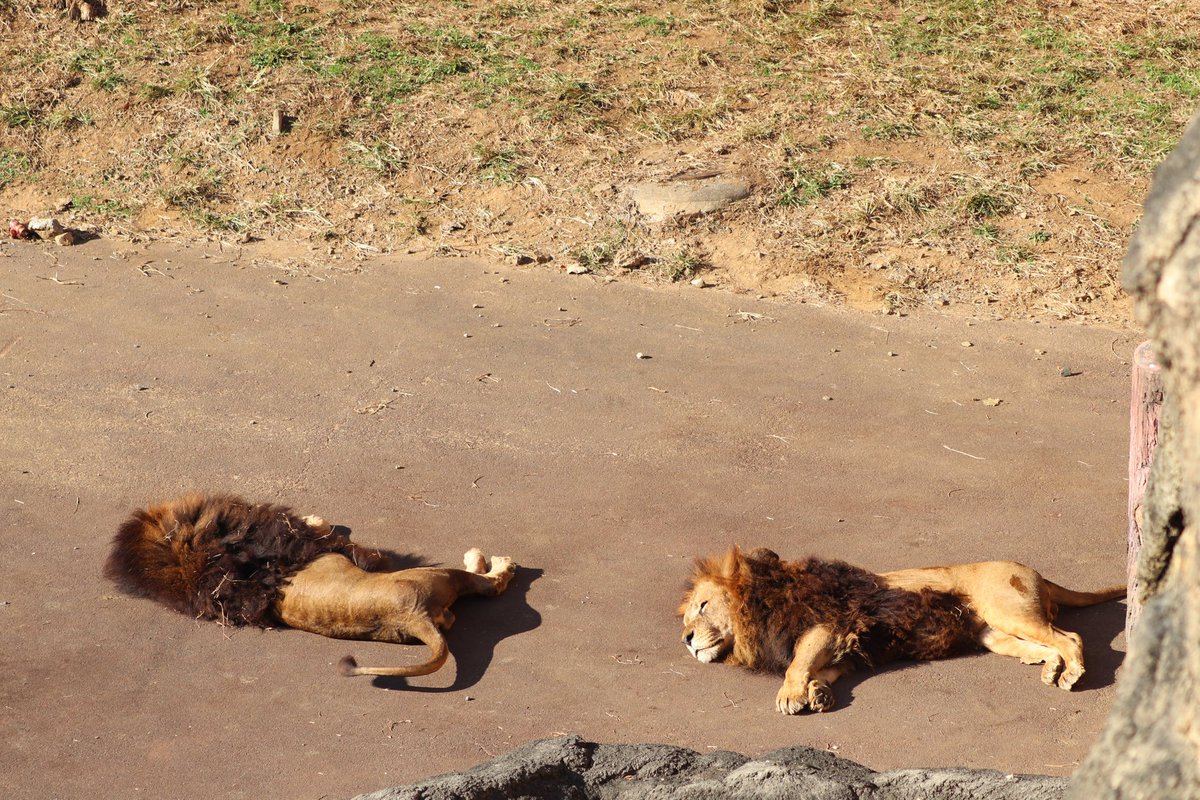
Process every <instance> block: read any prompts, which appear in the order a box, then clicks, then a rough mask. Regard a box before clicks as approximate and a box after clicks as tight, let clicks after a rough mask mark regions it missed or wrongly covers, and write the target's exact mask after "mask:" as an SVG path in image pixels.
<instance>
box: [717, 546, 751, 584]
mask: <svg viewBox="0 0 1200 800" xmlns="http://www.w3.org/2000/svg"><path fill="white" fill-rule="evenodd" d="M745 564H746V556H745V555H743V554H742V548H741V547H739V546H738V545H736V544H735V545H734V546H733V547H731V548H729V552H728V553H726V554H725V560H724V561H723V562H722V563H721V577H722V578H733V577H734V576H735V575H737V574H738V573H739V572H741V570H742V568H743V567H744V566H745Z"/></svg>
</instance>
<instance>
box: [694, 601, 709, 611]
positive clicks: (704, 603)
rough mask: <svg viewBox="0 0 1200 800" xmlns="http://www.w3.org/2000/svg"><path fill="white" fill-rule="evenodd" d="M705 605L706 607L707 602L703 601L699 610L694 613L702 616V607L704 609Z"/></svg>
mask: <svg viewBox="0 0 1200 800" xmlns="http://www.w3.org/2000/svg"><path fill="white" fill-rule="evenodd" d="M706 605H708V601H707V600H705V601H704V602H703V603H701V604H700V608H699V609H698V610H697V611H696V613H697V614H703V613H704V607H705V606H706Z"/></svg>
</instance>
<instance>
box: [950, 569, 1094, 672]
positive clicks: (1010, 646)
mask: <svg viewBox="0 0 1200 800" xmlns="http://www.w3.org/2000/svg"><path fill="white" fill-rule="evenodd" d="M997 566H1003V567H1005V568H1006V569H1007V568H1011V569H1010V570H1009V571H1010V572H1011V574H1007V575H1005V576H995V577H993V579H992V580H989V581H987V582H986V583H985V584H984V585H981V586H975V587H972V590H971V593H970V598H969V601H970V603H971V606H972V608H973V609H974V610H975V612H976V613H977V614H978V615H979V617H980V618H981V619H982V620H983V621H984V623H986V624H987V626H988V628H987V629H985V630H984V632H983V633H982V634H981V635H980V643H981V644H982V645H983V646H984V647H987V648H988V649H989V650H992V651H993V652H996V653H1001V654H1003V655H1011V656H1015V657H1017V658H1020V659H1021V660H1022V661H1025V662H1026V663H1037V662H1043V663H1045V665H1046V666H1045V667H1044V668H1043V670H1042V681H1043V682H1044V683H1046V684H1047V685H1050V686H1053V685H1055V683H1057V684H1058V686H1059V688H1062V689H1070V688H1071V687H1072V686H1074V685H1075V682H1076V681H1078V680H1079V678H1080V676H1082V675H1083V671H1084V666H1083V640H1082V639H1081V638H1080V637H1079V634H1077V633H1073V632H1071V631H1066V630H1063V629H1062V628H1059V627H1056V626H1055V625H1054V624H1053V619H1054V606H1053V603H1051V602H1050V599H1049V595H1048V594H1047V591H1046V588H1045V586H1044V584H1043V581H1042V577H1041V575H1039V574H1038V573H1037V572H1036V571H1034V570H1032V569H1030V568H1029V567H1025V566H1023V565H1021V564H1015V563H1011V564H1008V563H1005V564H997Z"/></svg>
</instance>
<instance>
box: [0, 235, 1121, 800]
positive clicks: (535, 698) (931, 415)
mask: <svg viewBox="0 0 1200 800" xmlns="http://www.w3.org/2000/svg"><path fill="white" fill-rule="evenodd" d="M269 255H270V253H269V251H268V249H267V245H265V244H262V243H260V244H257V245H250V246H247V247H239V248H224V249H217V248H213V249H211V250H204V251H201V250H183V249H171V248H168V247H166V246H164V245H155V246H153V247H151V248H149V249H147V248H145V247H142V246H135V245H129V244H124V243H118V245H117V246H116V249H114V248H113V245H112V244H111V243H109V242H105V241H102V240H96V241H91V242H87V243H85V244H83V245H81V246H78V247H74V248H67V249H59V248H55V247H54V246H53V245H47V244H27V243H9V244H5V245H2V246H0V408H2V413H0V465H2V469H3V481H2V485H3V487H4V489H3V494H2V495H0V530H2V531H3V536H0V631H2V632H3V633H2V634H0V636H2V645H0V670H2V671H3V674H4V680H3V681H0V763H3V765H4V769H3V770H0V794H2V795H3V796H4V797H5V798H13V799H14V800H16V799H19V798H35V797H36V798H48V797H64V798H65V797H84V796H86V797H133V796H138V795H139V794H140V795H142V796H146V797H176V798H213V797H222V798H258V797H312V798H317V797H322V796H332V797H346V796H350V795H353V794H356V793H359V792H364V791H369V790H373V789H377V788H380V787H384V786H392V785H397V784H400V783H404V782H407V781H412V780H417V779H420V778H424V777H427V776H429V775H432V774H436V773H440V772H446V771H451V770H459V769H463V768H465V767H468V766H471V765H473V764H476V763H478V762H480V761H483V760H485V759H487V758H489V757H491V756H493V755H498V754H500V753H502V752H505V751H507V750H510V749H512V748H515V747H517V746H518V745H521V744H523V743H525V742H527V741H530V740H532V739H538V738H546V737H552V736H558V735H562V734H564V733H573V734H579V735H582V736H584V737H586V738H588V739H589V740H592V741H605V742H613V741H634V742H662V743H668V744H676V745H681V746H685V747H689V748H692V749H696V750H698V751H701V752H710V751H712V750H718V749H720V750H735V751H738V752H742V753H747V754H749V755H755V754H760V753H764V752H767V751H770V750H773V749H775V748H778V747H782V746H788V745H795V744H803V745H810V746H814V747H817V748H820V749H828V750H831V751H835V752H837V753H838V754H840V755H844V756H846V757H848V758H850V759H853V760H854V761H857V762H860V763H862V764H865V765H867V766H869V767H871V768H873V769H879V770H886V769H891V768H896V767H913V766H944V765H956V766H965V767H987V768H995V769H1000V770H1004V771H1015V772H1036V773H1050V774H1055V775H1063V774H1067V773H1069V772H1070V771H1071V770H1072V769H1073V768H1074V766H1075V765H1076V764H1077V763H1078V761H1079V759H1080V758H1081V757H1082V756H1083V754H1084V753H1086V752H1087V750H1088V747H1089V745H1090V743H1091V742H1092V741H1093V739H1094V738H1095V736H1096V734H1097V732H1098V730H1099V729H1100V726H1101V723H1102V721H1103V719H1104V717H1105V715H1106V713H1107V711H1108V708H1109V706H1110V704H1111V701H1112V697H1113V680H1114V674H1115V672H1116V669H1117V666H1118V664H1119V662H1120V659H1121V650H1122V649H1123V644H1122V639H1121V636H1120V631H1121V628H1122V625H1123V618H1124V615H1123V607H1122V606H1121V605H1120V604H1117V603H1111V604H1106V605H1103V606H1098V607H1095V608H1092V609H1085V610H1079V611H1074V612H1069V613H1066V614H1064V617H1063V624H1064V625H1065V626H1066V627H1068V628H1071V629H1073V630H1077V631H1079V632H1081V633H1082V635H1083V637H1084V640H1085V651H1086V654H1087V659H1088V666H1089V670H1088V674H1087V675H1086V676H1084V679H1083V681H1082V682H1081V684H1080V686H1079V690H1078V691H1075V692H1072V693H1066V692H1062V691H1060V690H1057V689H1053V688H1048V687H1046V686H1043V685H1042V684H1041V683H1040V682H1039V680H1038V668H1037V667H1030V666H1024V665H1022V664H1020V663H1018V662H1017V661H1016V660H1014V659H1009V658H1003V657H1000V656H995V655H979V656H973V657H966V658H961V659H956V660H951V661H944V662H938V663H935V664H924V665H908V666H901V667H897V668H893V669H888V670H884V671H881V672H879V673H876V674H870V675H862V676H857V677H853V678H849V679H846V680H845V681H843V682H841V683H839V684H838V686H837V700H838V708H837V709H835V710H834V711H832V712H830V713H827V714H822V715H804V716H799V717H784V716H782V715H780V714H778V713H776V711H775V710H774V707H773V699H774V696H775V691H776V689H777V688H778V683H779V680H778V678H776V677H773V676H768V675H755V674H750V673H746V672H743V671H740V670H737V669H734V668H731V667H725V666H722V665H702V664H700V663H698V662H696V661H695V660H693V659H691V658H690V657H689V656H688V654H687V652H686V650H685V649H684V647H683V645H682V644H681V643H680V641H679V622H678V619H677V618H676V617H675V609H676V606H677V604H678V602H679V598H680V595H681V592H682V588H683V584H684V581H685V578H686V576H687V574H688V572H689V570H690V568H691V564H692V559H693V557H694V556H696V555H698V554H703V553H712V552H719V551H721V550H723V549H724V548H727V547H728V546H730V545H731V544H732V543H735V542H738V543H741V544H743V545H746V546H759V545H762V546H768V547H771V548H773V549H775V550H777V551H778V552H780V553H781V554H784V555H786V556H795V557H798V556H802V555H805V554H808V553H818V554H822V555H825V556H829V557H839V558H845V559H848V560H851V561H853V562H856V563H859V564H862V565H864V566H866V567H870V568H874V569H889V568H898V567H903V566H910V565H921V564H936V563H945V562H956V561H968V560H977V559H983V558H1013V559H1018V560H1021V561H1024V562H1027V563H1029V564H1031V565H1035V566H1036V567H1037V568H1038V569H1040V570H1042V571H1043V572H1044V573H1045V574H1046V575H1047V576H1048V577H1050V578H1051V579H1052V580H1055V581H1057V582H1060V583H1063V584H1065V585H1069V586H1072V587H1079V588H1095V587H1099V586H1103V585H1109V584H1112V583H1119V582H1121V581H1122V580H1123V577H1124V572H1125V570H1124V558H1125V544H1124V542H1125V533H1124V530H1125V525H1124V518H1125V491H1126V480H1125V474H1126V458H1125V452H1126V419H1127V408H1128V392H1129V389H1128V364H1127V363H1126V354H1128V353H1129V352H1130V351H1131V349H1132V347H1133V346H1134V344H1135V343H1136V339H1135V338H1134V337H1133V336H1132V335H1131V334H1128V333H1119V332H1113V331H1111V330H1104V329H1100V328H1092V329H1084V328H1081V327H1079V326H1076V325H1074V324H1062V323H1055V322H1050V321H1042V322H1040V323H1035V322H1031V321H1014V320H1008V321H990V320H981V321H977V322H972V321H969V320H962V319H957V318H953V317H947V316H944V315H941V314H936V313H922V314H913V315H909V316H907V317H887V318H880V317H872V316H867V315H862V314H858V313H852V312H849V311H846V310H839V309H829V308H821V307H817V306H815V305H813V304H799V303H782V302H777V301H770V300H758V299H754V298H747V297H738V296H736V295H733V294H731V293H726V292H715V291H705V290H698V289H693V288H692V287H690V286H687V285H682V286H675V287H664V288H653V289H648V288H646V287H644V286H639V285H638V284H637V283H636V282H633V281H624V280H616V281H611V282H606V281H605V280H604V279H602V278H600V277H598V276H593V275H579V276H575V275H562V274H555V273H551V272H549V271H547V270H544V269H538V268H536V267H528V268H514V267H497V266H496V265H493V264H485V263H480V262H476V261H472V260H469V259H458V260H452V261H450V260H438V261H434V262H411V261H399V260H396V259H391V258H385V259H378V260H376V261H374V262H372V263H371V264H367V265H363V266H361V267H360V268H359V269H358V270H354V271H352V270H345V269H320V268H316V267H314V268H311V269H307V270H301V269H290V270H289V269H283V268H277V267H275V266H272V262H270V261H269V260H267V258H266V256H269ZM968 345H969V346H968ZM638 353H641V354H642V355H643V356H649V358H637V357H636V356H637V354H638ZM1064 369H1066V371H1067V372H1069V373H1070V375H1071V376H1070V377H1063V376H1062V372H1063V370H1064ZM995 401H999V402H998V404H997V402H995ZM193 489H207V490H233V491H238V492H241V493H243V494H245V495H247V496H249V497H252V498H255V499H259V500H272V501H280V502H285V503H288V504H291V505H294V506H296V507H298V508H299V509H301V510H302V511H303V512H304V513H313V512H315V513H319V514H321V515H323V516H325V517H326V518H327V519H329V520H330V521H332V522H335V523H340V524H342V525H346V526H349V527H350V528H351V529H352V531H353V537H354V538H355V539H356V540H358V541H360V542H366V543H372V544H377V545H380V546H384V547H388V548H391V549H394V550H398V551H401V552H405V553H415V554H418V555H420V556H422V557H424V558H426V559H430V560H438V561H443V562H446V563H456V562H457V561H458V560H459V559H460V558H461V554H462V553H463V551H464V550H466V549H467V548H468V547H469V546H473V545H477V546H480V547H482V548H483V549H484V550H485V551H487V552H489V553H504V554H509V555H512V556H513V557H514V558H515V559H516V560H517V561H518V562H519V563H520V564H522V565H523V569H522V571H521V572H520V573H519V574H518V576H517V578H516V580H515V581H514V583H513V586H512V588H511V589H510V591H509V592H508V593H507V594H505V595H504V596H502V597H499V598H496V599H488V600H478V599H476V600H469V599H468V600H464V601H462V602H460V603H459V604H458V605H457V606H456V609H455V610H456V612H457V615H458V623H457V625H456V627H455V629H454V630H453V631H452V633H451V650H452V653H453V656H454V659H453V662H452V664H450V665H448V666H447V667H446V668H445V669H444V670H443V671H442V672H440V673H438V674H436V675H433V676H429V677H427V678H421V679H413V680H412V681H411V682H410V683H409V684H407V685H405V684H402V683H400V682H395V683H388V682H386V681H381V682H377V683H373V682H372V681H371V680H368V679H361V680H352V679H346V678H342V677H340V676H339V675H338V674H337V672H336V669H335V666H334V665H335V664H336V662H337V660H338V659H339V658H341V657H342V656H343V655H345V654H347V653H354V654H355V655H356V656H357V657H358V658H359V660H360V661H361V662H363V663H368V662H369V663H374V664H386V663H399V662H401V661H404V660H416V659H419V658H421V657H422V655H423V653H422V652H418V648H407V647H397V646H384V645H376V644H366V643H357V642H345V641H335V640H329V639H322V638H320V637H317V636H312V635H309V634H303V633H298V632H294V631H286V630H283V631H280V630H272V631H258V630H244V629H230V628H222V627H220V626H218V625H216V624H212V623H204V622H197V621H194V620H191V619H188V618H186V617H184V616H182V615H179V614H175V613H172V612H170V611H168V610H166V609H164V608H161V607H159V606H157V605H154V604H153V603H150V602H147V601H141V600H135V599H131V598H128V597H124V596H120V595H119V594H117V593H116V592H115V590H114V589H113V587H112V586H111V585H109V584H108V583H107V582H106V581H104V580H103V578H102V577H101V575H100V569H101V565H102V563H103V560H104V558H105V555H106V553H107V550H108V546H109V541H110V539H111V536H112V534H113V533H114V531H115V529H116V527H117V525H118V524H119V523H120V522H121V521H122V519H123V518H124V517H125V515H126V514H127V513H128V512H129V511H130V509H132V508H133V507H135V506H139V505H142V504H144V503H146V502H149V501H152V500H155V499H160V498H165V497H170V496H173V495H176V494H178V493H180V492H183V491H185V490H193Z"/></svg>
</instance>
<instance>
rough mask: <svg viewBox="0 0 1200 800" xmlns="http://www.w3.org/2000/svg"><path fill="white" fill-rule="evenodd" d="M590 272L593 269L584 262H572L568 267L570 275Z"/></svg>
mask: <svg viewBox="0 0 1200 800" xmlns="http://www.w3.org/2000/svg"><path fill="white" fill-rule="evenodd" d="M589 272H591V270H590V269H588V268H587V267H585V266H584V265H583V264H572V265H571V266H569V267H567V274H568V275H586V274H587V273H589Z"/></svg>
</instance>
